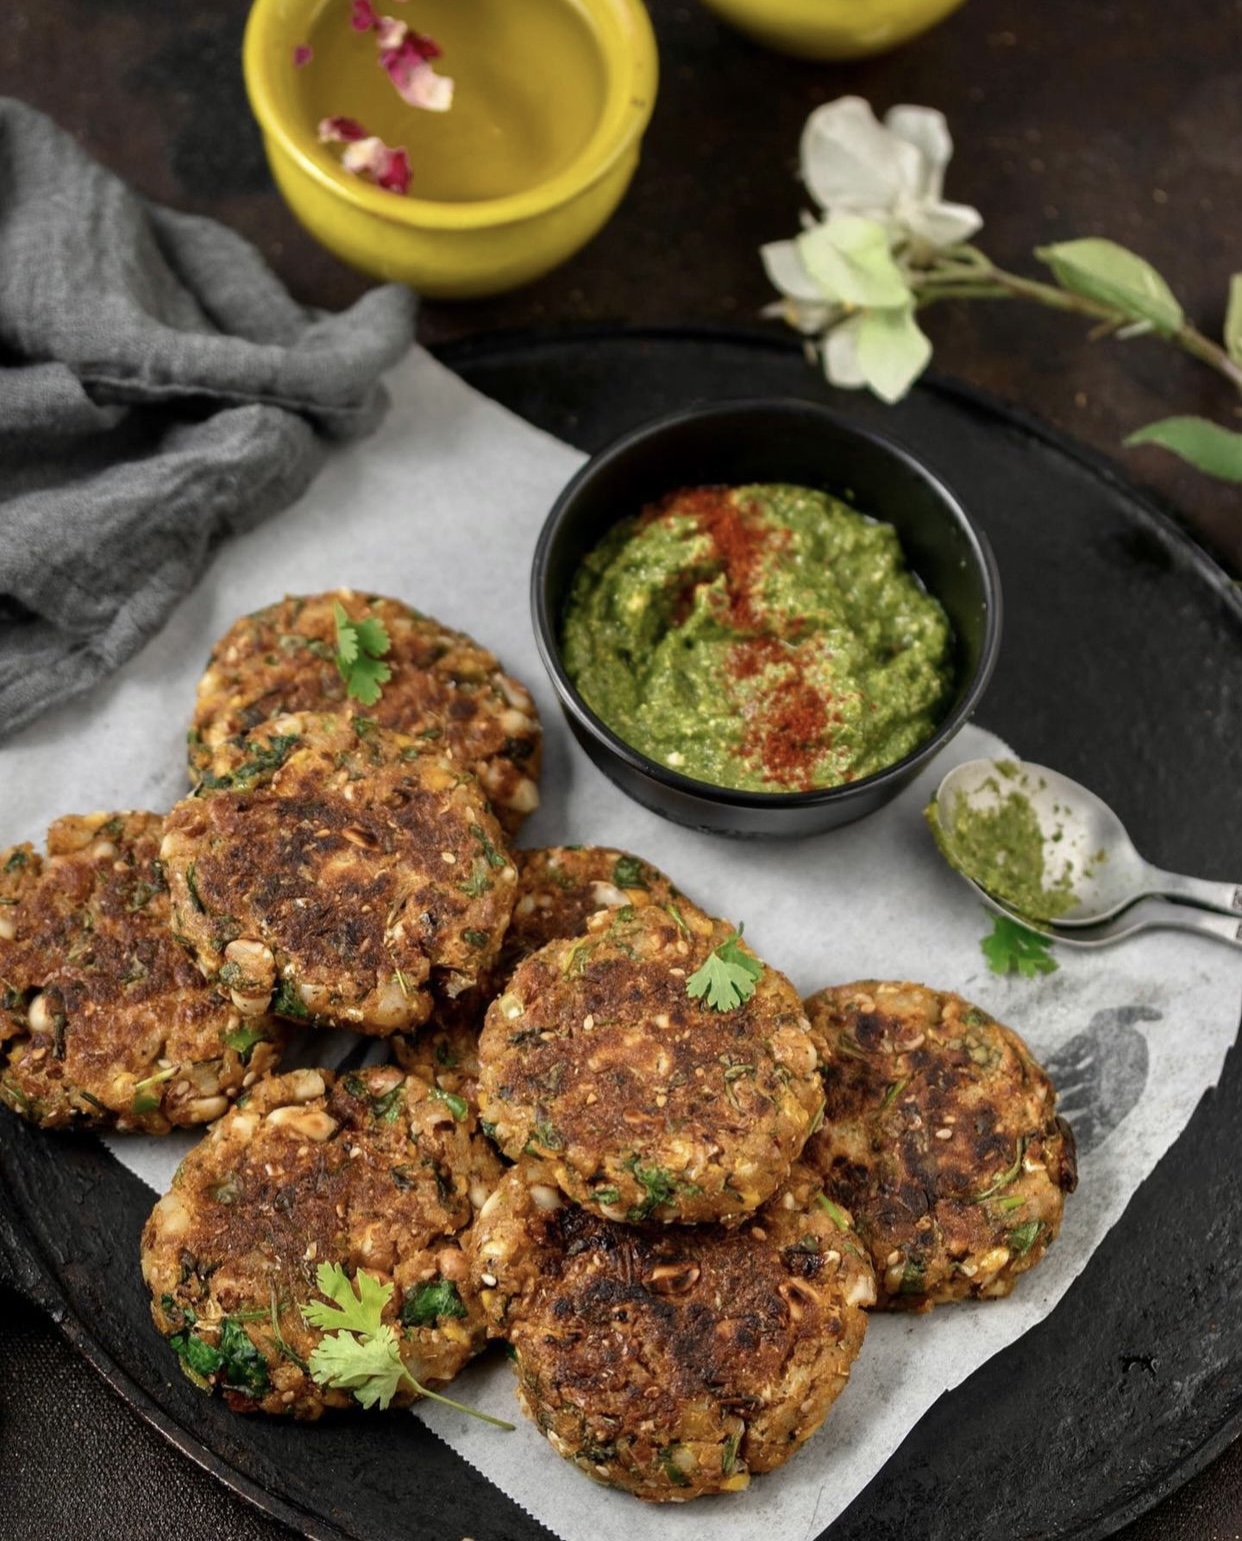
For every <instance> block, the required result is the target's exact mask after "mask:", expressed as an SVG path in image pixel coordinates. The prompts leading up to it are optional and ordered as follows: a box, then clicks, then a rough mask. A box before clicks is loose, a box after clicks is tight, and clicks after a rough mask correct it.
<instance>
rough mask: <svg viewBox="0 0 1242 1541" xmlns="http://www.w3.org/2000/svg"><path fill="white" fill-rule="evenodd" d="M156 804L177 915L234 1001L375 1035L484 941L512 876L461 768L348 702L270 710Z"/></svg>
mask: <svg viewBox="0 0 1242 1541" xmlns="http://www.w3.org/2000/svg"><path fill="white" fill-rule="evenodd" d="M220 782H221V784H220V785H219V786H218V787H217V788H216V789H214V790H211V791H206V792H202V791H201V789H200V792H201V795H196V796H194V797H189V798H186V799H185V800H184V801H182V802H180V803H178V804H177V805H176V807H175V808H173V810H172V812H171V813H170V814H169V815H168V819H167V821H166V825H165V830H166V833H165V836H164V844H163V847H162V850H161V855H162V857H163V859H164V862H165V864H166V866H167V869H168V878H169V887H170V889H171V891H172V906H173V925H174V928H175V930H176V931H177V933H178V935H180V936H181V937H182V939H183V940H184V941H185V944H186V945H187V946H188V947H190V948H191V949H192V950H193V953H194V956H195V958H196V960H197V962H198V965H199V967H200V968H201V969H202V971H203V973H204V974H205V975H206V976H207V977H208V978H209V979H212V980H218V981H219V982H220V984H221V985H223V986H224V988H225V989H227V990H228V991H229V993H230V995H231V997H232V999H233V1001H234V1002H235V1003H236V1004H237V1006H238V1008H239V1009H240V1010H241V1011H243V1012H246V1011H251V1010H254V1011H259V1012H261V1011H266V1010H268V1009H270V1010H272V1011H274V1012H276V1013H277V1014H278V1015H280V1016H287V1017H291V1018H294V1019H305V1020H307V1021H310V1022H319V1023H329V1024H331V1025H333V1026H339V1027H349V1028H352V1029H354V1030H355V1031H356V1032H363V1033H373V1034H378V1035H380V1036H384V1035H387V1034H389V1033H392V1032H395V1031H397V1030H398V1029H400V1028H409V1027H415V1026H417V1025H418V1024H419V1023H421V1022H424V1021H426V1019H427V1018H428V1016H429V1015H430V1014H431V1010H432V1005H433V1001H434V999H435V998H436V997H437V996H447V997H450V998H451V997H453V996H455V995H457V994H460V993H461V992H462V991H464V990H467V989H469V988H470V987H472V986H473V985H474V984H476V983H477V981H478V980H479V978H480V976H481V975H482V974H483V973H484V972H485V971H486V970H487V968H488V967H489V965H490V964H491V963H492V962H493V960H494V959H495V957H496V953H497V950H498V949H499V946H500V939H501V937H502V935H503V934H504V930H505V926H506V924H507V923H508V919H509V913H510V911H511V910H512V908H513V894H514V885H515V883H516V880H517V874H516V872H515V870H514V868H513V865H512V863H511V861H510V859H509V856H508V853H507V851H506V850H505V847H504V840H503V836H502V834H501V831H500V826H499V825H498V824H497V822H496V820H495V818H494V817H493V816H492V814H491V812H490V811H489V809H488V807H487V804H486V802H485V800H484V798H483V795H482V793H481V792H480V790H479V786H478V783H477V782H476V781H475V779H474V777H473V776H472V775H470V774H469V773H468V772H466V771H463V770H461V769H460V768H459V767H456V766H454V765H453V764H452V762H450V761H448V760H445V759H442V758H441V757H440V756H438V755H435V754H431V753H427V752H424V750H423V747H422V746H421V745H420V744H418V743H417V742H416V741H415V740H413V739H410V738H407V737H406V736H405V735H404V734H399V733H390V732H389V731H388V730H387V729H385V728H380V727H377V726H376V725H375V724H374V723H371V722H369V721H367V720H366V719H364V718H360V717H352V718H351V717H341V716H335V715H332V714H326V713H325V714H320V715H317V714H314V713H301V714H295V715H293V716H290V717H284V718H277V719H276V720H275V721H274V722H272V723H269V724H268V725H267V726H266V727H265V728H262V729H259V730H256V732H255V733H254V734H253V735H252V736H251V737H250V738H249V739H247V740H245V741H244V742H243V744H242V745H240V746H238V748H237V750H236V758H235V762H234V766H233V769H231V770H229V771H227V772H226V773H225V774H224V775H223V776H222V777H221V778H220Z"/></svg>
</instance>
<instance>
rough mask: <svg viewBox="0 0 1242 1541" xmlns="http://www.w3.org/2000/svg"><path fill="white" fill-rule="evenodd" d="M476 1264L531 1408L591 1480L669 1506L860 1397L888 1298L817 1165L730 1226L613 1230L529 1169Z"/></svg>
mask: <svg viewBox="0 0 1242 1541" xmlns="http://www.w3.org/2000/svg"><path fill="white" fill-rule="evenodd" d="M471 1253H472V1263H471V1272H472V1277H473V1279H474V1282H475V1284H476V1286H477V1287H478V1288H479V1291H480V1295H481V1298H482V1301H483V1305H484V1309H485V1310H486V1312H487V1315H488V1318H489V1322H490V1327H491V1330H492V1331H493V1332H494V1333H496V1334H498V1335H500V1336H503V1337H505V1338H507V1339H508V1341H509V1343H510V1344H511V1345H512V1348H513V1350H514V1364H515V1368H516V1370H517V1375H518V1400H519V1402H520V1403H521V1405H522V1408H523V1410H524V1411H525V1412H526V1413H527V1414H528V1415H529V1416H530V1417H531V1418H532V1419H533V1420H534V1421H535V1423H536V1424H538V1426H539V1428H540V1429H541V1430H542V1431H543V1433H544V1434H545V1435H546V1436H547V1438H548V1439H549V1441H550V1442H551V1444H552V1445H553V1447H554V1448H555V1449H556V1450H557V1451H558V1452H559V1453H560V1454H561V1455H563V1456H565V1457H566V1459H568V1460H570V1461H573V1462H574V1463H575V1464H576V1465H577V1466H579V1467H581V1469H582V1470H583V1471H585V1472H586V1473H587V1475H588V1476H591V1477H594V1478H595V1479H596V1480H597V1481H599V1482H604V1483H607V1484H609V1485H612V1486H616V1487H622V1488H626V1489H627V1490H628V1491H629V1492H631V1493H635V1494H637V1495H638V1496H639V1497H640V1498H648V1499H654V1500H657V1501H662V1502H668V1501H672V1502H678V1501H682V1500H685V1499H689V1498H696V1497H698V1496H699V1495H700V1494H703V1493H715V1492H728V1491H736V1490H738V1489H740V1488H744V1487H745V1486H746V1485H747V1483H748V1482H749V1480H750V1476H751V1474H752V1473H754V1472H765V1471H771V1470H772V1469H773V1468H774V1467H777V1466H779V1465H781V1463H782V1462H784V1461H786V1460H788V1459H789V1457H790V1456H791V1455H792V1454H793V1453H794V1451H795V1450H797V1449H798V1447H799V1446H800V1445H801V1444H802V1443H803V1441H804V1440H805V1439H807V1438H808V1437H809V1436H810V1435H811V1434H813V1433H814V1432H815V1430H816V1429H817V1428H819V1426H820V1424H821V1423H822V1422H823V1419H824V1415H825V1414H826V1413H827V1411H828V1408H829V1406H830V1405H831V1403H832V1402H833V1401H834V1400H835V1398H836V1397H837V1395H838V1393H839V1392H840V1391H841V1390H842V1388H843V1387H844V1385H845V1382H846V1380H847V1379H848V1377H849V1372H850V1364H851V1363H852V1361H853V1359H854V1357H855V1355H856V1354H857V1353H858V1350H859V1347H860V1345H861V1343H862V1339H863V1333H864V1331H865V1329H866V1321H867V1316H866V1311H865V1309H864V1308H865V1307H866V1306H868V1305H869V1304H870V1303H871V1302H872V1301H873V1300H874V1299H875V1280H874V1277H873V1275H872V1272H871V1266H870V1263H869V1262H868V1260H867V1258H866V1255H865V1252H864V1250H863V1248H862V1247H861V1246H860V1245H859V1244H858V1242H857V1240H856V1239H855V1237H854V1236H853V1233H852V1232H851V1231H850V1230H849V1229H848V1217H847V1216H845V1215H844V1214H843V1213H842V1212H841V1211H840V1209H838V1208H837V1207H836V1206H835V1205H833V1204H831V1203H830V1204H828V1205H827V1206H826V1207H825V1206H824V1205H823V1203H822V1193H821V1186H820V1183H819V1179H818V1178H817V1177H816V1176H815V1175H814V1174H813V1173H811V1172H810V1171H809V1169H808V1168H806V1167H804V1166H803V1165H802V1164H801V1163H799V1164H797V1165H795V1167H794V1171H793V1174H792V1176H791V1179H790V1181H789V1182H788V1183H786V1184H785V1185H784V1186H783V1187H782V1188H781V1189H779V1190H778V1192H777V1193H776V1194H775V1195H774V1196H773V1198H772V1199H771V1200H769V1202H768V1203H767V1204H766V1205H765V1206H764V1207H763V1208H762V1209H761V1210H760V1211H759V1212H758V1213H757V1214H755V1215H751V1216H750V1217H749V1218H748V1219H747V1220H746V1221H745V1222H743V1224H742V1225H740V1226H738V1227H736V1228H731V1229H726V1228H725V1227H723V1226H718V1225H706V1226H652V1225H647V1226H629V1225H623V1224H618V1223H616V1222H614V1221H610V1220H605V1219H602V1218H600V1216H598V1215H594V1214H592V1213H591V1212H590V1211H589V1210H586V1209H583V1208H581V1207H580V1206H578V1205H576V1204H573V1203H570V1202H568V1201H567V1200H565V1199H564V1197H563V1196H562V1195H561V1194H560V1192H559V1191H558V1190H557V1188H556V1187H555V1185H554V1182H553V1179H552V1174H551V1173H549V1172H548V1171H547V1169H546V1167H545V1166H544V1164H543V1163H539V1162H533V1161H530V1160H524V1161H523V1162H521V1163H520V1164H519V1165H518V1166H516V1167H514V1168H512V1169H511V1170H510V1171H509V1172H508V1173H507V1174H506V1175H505V1178H504V1180H503V1181H502V1182H501V1184H500V1186H499V1187H498V1188H497V1189H496V1191H495V1193H494V1194H493V1195H492V1197H491V1198H490V1199H489V1200H488V1202H487V1203H486V1204H485V1205H484V1206H483V1211H482V1213H481V1214H480V1216H479V1222H478V1224H477V1226H476V1227H475V1231H474V1236H473V1240H472V1246H471Z"/></svg>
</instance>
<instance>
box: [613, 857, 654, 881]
mask: <svg viewBox="0 0 1242 1541" xmlns="http://www.w3.org/2000/svg"><path fill="white" fill-rule="evenodd" d="M646 874H647V869H646V867H645V866H644V865H643V863H642V862H641V861H639V859H638V857H637V856H628V855H626V856H618V857H617V859H616V861H615V862H614V863H613V868H612V880H613V882H614V883H615V884H616V885H617V887H618V888H650V887H651V885H650V883H648V882H647V875H646Z"/></svg>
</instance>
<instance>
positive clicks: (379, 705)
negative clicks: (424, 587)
mask: <svg viewBox="0 0 1242 1541" xmlns="http://www.w3.org/2000/svg"><path fill="white" fill-rule="evenodd" d="M338 604H339V605H340V606H341V607H342V609H344V611H345V613H346V614H347V615H348V616H349V618H350V620H351V621H359V620H363V619H365V618H373V619H375V620H379V621H382V622H383V624H384V627H385V629H386V630H387V632H388V638H389V641H390V643H391V647H390V649H389V651H388V652H387V653H386V654H385V655H384V662H385V663H386V664H387V665H388V667H389V668H390V669H391V670H392V677H391V679H390V680H389V681H388V683H387V684H385V685H384V687H383V690H382V692H381V695H380V699H379V700H378V701H377V702H376V703H375V705H374V706H367V707H355V705H354V704H353V703H352V702H351V701H349V700H347V698H346V695H345V682H344V680H343V679H342V678H341V675H340V672H339V670H338V669H337V666H336V646H337V642H336V620H335V606H336V605H338ZM334 710H350V711H353V710H357V711H360V712H365V713H367V714H368V715H369V716H371V717H373V718H374V719H375V720H376V721H377V722H379V723H380V724H381V725H382V726H384V727H387V728H395V729H398V730H399V731H400V732H403V733H408V734H410V735H411V736H412V737H415V738H421V739H422V740H424V741H425V742H434V743H435V744H437V746H438V747H439V748H440V749H441V750H443V751H444V752H446V753H447V754H448V755H449V756H450V757H451V758H452V759H455V760H456V761H458V762H459V763H460V764H462V765H465V766H468V767H469V768H470V769H471V770H473V771H474V772H475V774H476V775H477V776H478V778H479V781H480V783H481V784H482V786H483V789H484V791H485V792H486V793H487V795H488V797H489V798H490V800H491V802H492V805H493V807H494V809H495V810H496V814H497V816H498V817H499V819H500V822H501V823H502V824H503V825H504V827H505V828H506V830H508V831H509V833H511V834H512V833H516V831H517V829H518V828H519V826H520V825H521V823H522V820H523V819H524V818H525V817H526V815H527V814H528V813H531V812H533V811H534V809H535V808H536V807H537V806H538V803H539V792H538V787H537V785H536V783H537V780H538V777H539V766H540V759H541V755H542V742H543V741H542V734H541V730H540V726H539V718H538V715H537V713H536V711H535V704H534V702H533V701H532V700H531V698H530V694H529V692H528V691H527V690H526V688H525V686H523V685H520V684H519V683H518V682H517V681H516V680H515V679H512V678H511V677H510V676H509V675H507V674H505V673H504V672H503V670H502V669H501V667H500V664H499V663H498V662H497V660H496V658H495V657H494V656H493V655H492V654H491V653H489V652H488V651H487V649H486V648H483V647H480V646H479V644H478V643H477V642H474V641H472V640H471V639H470V638H469V637H467V636H465V635H463V633H461V632H459V631H453V630H451V629H450V628H449V627H447V626H442V625H441V624H440V622H439V621H435V620H432V618H431V617H430V616H426V615H420V614H419V612H418V611H417V610H413V609H411V608H410V606H409V605H405V604H402V603H401V601H400V600H396V599H385V598H384V597H382V596H381V595H374V594H372V595H367V594H356V593H354V592H353V590H351V589H338V590H337V591H336V592H335V593H330V594H314V595H311V596H309V597H306V598H297V597H292V596H291V597H289V598H287V599H282V600H281V601H280V602H279V603H278V604H274V605H269V606H268V607H267V608H266V609H263V610H259V611H257V612H256V613H255V614H254V615H247V616H243V617H242V619H241V620H239V621H237V622H235V623H234V625H233V626H231V627H230V628H229V630H228V631H227V632H225V634H224V636H223V637H221V638H220V640H219V642H217V643H216V645H215V647H214V649H213V650H212V654H211V658H210V659H209V661H208V664H207V670H206V673H205V674H204V675H203V677H202V680H201V681H200V682H199V686H198V698H197V703H196V706H195V709H194V721H193V725H192V727H191V729H190V775H191V779H192V780H194V781H195V782H197V781H199V780H200V779H201V778H202V777H203V776H204V775H205V774H206V775H210V774H213V773H216V774H218V773H219V770H220V765H219V761H218V758H217V754H216V751H217V750H219V749H220V748H221V747H222V746H224V745H226V744H227V743H228V741H229V740H230V739H242V738H245V737H246V736H247V735H248V734H249V733H250V732H251V730H252V729H254V728H257V727H258V726H259V725H260V724H261V723H264V722H267V721H268V720H270V719H271V718H273V717H281V716H284V715H285V714H286V713H288V712H304V711H334Z"/></svg>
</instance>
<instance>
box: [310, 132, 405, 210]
mask: <svg viewBox="0 0 1242 1541" xmlns="http://www.w3.org/2000/svg"><path fill="white" fill-rule="evenodd" d="M319 140H320V143H321V144H343V145H344V146H345V150H344V153H343V154H342V156H341V165H342V166H343V167H344V169H345V170H346V171H348V172H351V173H352V174H353V175H354V176H356V177H364V178H365V179H366V180H367V181H368V182H374V183H375V185H376V187H382V188H383V189H384V191H385V192H389V193H407V192H409V190H410V159H409V156H408V155H407V154H406V153H405V150H404V148H403V147H402V146H401V145H398V146H397V147H396V148H395V149H393V148H391V147H390V146H389V145H386V144H385V143H384V141H383V140H382V139H379V138H377V137H376V135H374V134H368V133H367V131H366V129H365V128H363V126H362V124H361V123H359V122H358V121H357V119H355V118H324V119H323V121H322V122H321V123H320V125H319Z"/></svg>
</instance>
